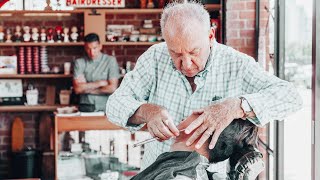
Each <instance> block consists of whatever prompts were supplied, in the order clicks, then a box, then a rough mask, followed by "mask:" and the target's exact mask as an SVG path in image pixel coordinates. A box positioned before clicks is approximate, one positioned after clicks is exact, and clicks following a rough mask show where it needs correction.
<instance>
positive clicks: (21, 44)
mask: <svg viewBox="0 0 320 180" xmlns="http://www.w3.org/2000/svg"><path fill="white" fill-rule="evenodd" d="M157 43H160V42H105V43H102V45H104V46H151V45H154V44H157ZM83 45H84V43H83V42H76V43H34V42H20V43H17V42H14V43H0V47H1V46H7V47H9V46H83Z"/></svg>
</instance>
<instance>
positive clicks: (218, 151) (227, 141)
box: [209, 119, 258, 166]
mask: <svg viewBox="0 0 320 180" xmlns="http://www.w3.org/2000/svg"><path fill="white" fill-rule="evenodd" d="M257 141H258V127H257V126H255V125H254V124H252V123H251V122H250V121H249V120H242V119H235V120H233V121H232V123H231V124H230V125H229V126H228V127H226V128H225V129H224V130H223V131H222V133H221V134H220V136H219V138H218V141H217V143H216V145H215V147H214V148H213V149H212V150H209V161H210V162H214V163H216V162H220V161H224V160H226V159H228V158H230V159H229V160H230V165H231V166H234V165H235V164H236V162H237V161H238V159H239V158H240V157H242V156H243V155H244V153H246V152H248V151H253V150H254V148H256V147H257ZM209 142H210V141H209Z"/></svg>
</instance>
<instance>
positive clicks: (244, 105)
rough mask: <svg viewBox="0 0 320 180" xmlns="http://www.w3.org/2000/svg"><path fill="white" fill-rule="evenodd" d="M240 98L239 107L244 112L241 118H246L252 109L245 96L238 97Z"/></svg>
mask: <svg viewBox="0 0 320 180" xmlns="http://www.w3.org/2000/svg"><path fill="white" fill-rule="evenodd" d="M240 100H241V105H240V106H241V108H242V110H243V112H244V117H242V119H246V118H247V117H248V116H249V114H250V113H251V112H252V111H253V109H252V108H251V106H250V105H249V103H248V101H247V100H246V98H244V97H240Z"/></svg>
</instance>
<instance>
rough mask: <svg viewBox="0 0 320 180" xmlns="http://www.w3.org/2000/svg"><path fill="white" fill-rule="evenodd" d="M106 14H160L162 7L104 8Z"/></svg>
mask: <svg viewBox="0 0 320 180" xmlns="http://www.w3.org/2000/svg"><path fill="white" fill-rule="evenodd" d="M104 12H105V13H106V14H160V13H162V9H138V8H136V9H106V10H104Z"/></svg>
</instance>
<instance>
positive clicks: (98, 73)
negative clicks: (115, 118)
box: [73, 33, 119, 111]
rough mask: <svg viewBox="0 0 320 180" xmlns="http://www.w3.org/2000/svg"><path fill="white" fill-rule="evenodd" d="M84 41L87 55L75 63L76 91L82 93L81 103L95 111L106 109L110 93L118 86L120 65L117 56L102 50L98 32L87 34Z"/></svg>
mask: <svg viewBox="0 0 320 180" xmlns="http://www.w3.org/2000/svg"><path fill="white" fill-rule="evenodd" d="M84 43H85V44H84V50H85V52H86V56H84V57H82V58H79V59H77V60H76V61H75V63H74V77H73V85H74V91H75V93H76V94H80V105H81V104H89V105H92V106H94V111H105V108H106V103H107V100H108V98H109V95H110V94H112V93H113V92H114V91H115V90H116V89H117V87H118V83H119V80H118V79H119V66H118V63H117V60H116V58H115V57H113V56H109V55H107V54H104V53H102V52H101V49H102V44H100V39H99V36H98V35H97V34H95V33H90V34H88V35H86V36H85V37H84Z"/></svg>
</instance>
